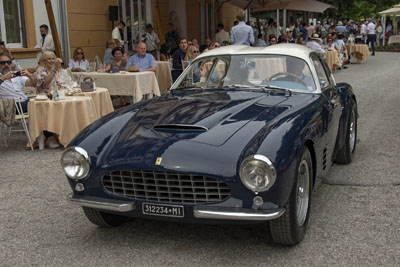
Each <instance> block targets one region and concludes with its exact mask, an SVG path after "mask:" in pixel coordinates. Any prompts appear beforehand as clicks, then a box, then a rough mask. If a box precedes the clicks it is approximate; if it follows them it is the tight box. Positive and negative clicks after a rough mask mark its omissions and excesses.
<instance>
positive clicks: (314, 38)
mask: <svg viewBox="0 0 400 267" xmlns="http://www.w3.org/2000/svg"><path fill="white" fill-rule="evenodd" d="M310 39H313V40H318V41H319V40H320V39H319V35H318V33H314V34H313V35H312V36H311V38H310Z"/></svg>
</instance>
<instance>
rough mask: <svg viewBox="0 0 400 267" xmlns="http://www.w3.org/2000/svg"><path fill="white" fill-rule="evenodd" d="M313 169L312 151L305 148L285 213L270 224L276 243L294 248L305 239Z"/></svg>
mask: <svg viewBox="0 0 400 267" xmlns="http://www.w3.org/2000/svg"><path fill="white" fill-rule="evenodd" d="M312 167H313V166H312V160H311V154H310V151H309V150H308V148H307V147H304V148H303V151H302V153H301V157H300V160H299V162H298V165H297V168H296V173H295V178H296V179H295V181H294V183H293V188H292V191H291V193H290V196H289V199H288V202H287V203H286V204H285V206H284V208H285V213H284V214H283V215H282V216H281V217H279V218H278V219H275V220H272V221H270V223H269V227H270V232H271V236H272V239H273V240H274V242H275V243H279V244H281V245H285V246H293V245H296V244H297V243H299V242H300V241H301V240H303V238H304V235H305V233H306V229H307V225H308V220H309V216H310V206H311V205H310V204H311V193H312V177H313V168H312ZM300 189H301V191H300Z"/></svg>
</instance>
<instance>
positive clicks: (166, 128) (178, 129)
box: [153, 124, 208, 133]
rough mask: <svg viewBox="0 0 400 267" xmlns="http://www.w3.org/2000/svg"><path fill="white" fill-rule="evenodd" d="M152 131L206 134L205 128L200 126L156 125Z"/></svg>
mask: <svg viewBox="0 0 400 267" xmlns="http://www.w3.org/2000/svg"><path fill="white" fill-rule="evenodd" d="M153 129H154V130H156V131H160V132H171V131H173V132H185V133H188V132H191V133H193V132H207V131H208V129H207V127H204V126H200V125H188V124H158V125H155V126H154V127H153Z"/></svg>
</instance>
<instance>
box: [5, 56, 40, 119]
mask: <svg viewBox="0 0 400 267" xmlns="http://www.w3.org/2000/svg"><path fill="white" fill-rule="evenodd" d="M35 85H36V80H35V78H34V77H33V75H32V74H31V73H30V72H28V71H26V70H25V69H22V70H21V71H20V72H16V73H13V72H12V71H11V59H10V57H9V56H8V55H7V54H4V53H2V54H0V98H14V99H20V100H21V105H22V110H23V112H27V106H28V102H29V99H28V97H27V96H26V95H25V94H24V90H23V87H24V86H35Z"/></svg>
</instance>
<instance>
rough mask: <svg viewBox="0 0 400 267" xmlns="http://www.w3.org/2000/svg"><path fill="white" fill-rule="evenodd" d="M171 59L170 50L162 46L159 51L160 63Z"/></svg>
mask: <svg viewBox="0 0 400 267" xmlns="http://www.w3.org/2000/svg"><path fill="white" fill-rule="evenodd" d="M170 58H171V48H170V47H169V45H168V44H163V45H162V46H161V50H160V61H168V60H169V59H170Z"/></svg>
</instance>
